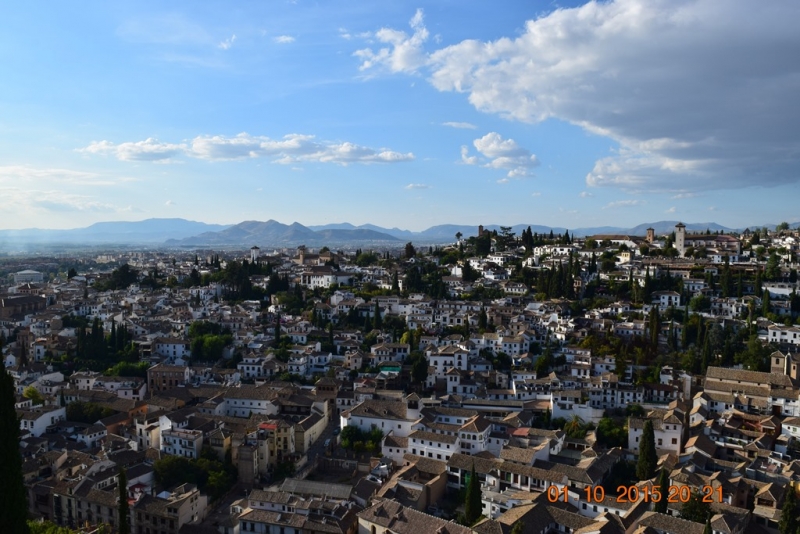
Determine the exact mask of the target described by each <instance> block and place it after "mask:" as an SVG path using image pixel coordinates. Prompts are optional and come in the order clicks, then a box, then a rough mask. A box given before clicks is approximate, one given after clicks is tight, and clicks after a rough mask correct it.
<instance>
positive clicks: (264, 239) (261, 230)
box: [0, 218, 798, 247]
mask: <svg viewBox="0 0 800 534" xmlns="http://www.w3.org/2000/svg"><path fill="white" fill-rule="evenodd" d="M677 223H678V221H657V222H651V223H644V224H640V225H637V226H634V227H632V228H625V227H618V226H598V227H587V228H570V229H569V232H570V234H571V235H573V236H575V237H585V236H590V235H598V234H622V235H630V236H644V235H646V233H647V228H653V229H654V230H655V232H656V235H663V234H667V233H670V232H672V231H673V230H674V229H675V225H676V224H677ZM684 224H685V225H686V229H687V231H688V232H705V231H711V232H716V231H723V232H732V231H733V232H735V231H742V230H744V228H728V227H725V226H722V225H720V224H717V223H714V222H708V223H684ZM529 226H530V228H531V230H532V231H533V232H536V233H539V234H543V233H550V232H551V231H552V232H553V233H556V234H563V233H564V231H565V230H566V228H563V227H550V226H544V225H534V224H531V225H528V224H515V225H511V231H512V232H514V233H515V234H517V235H519V234H520V233H522V231H523V230H526V229H527V228H528V227H529ZM764 226H766V227H767V228H770V229H774V228H775V226H776V225H775V224H768V225H753V226H750V228H751V229H754V228H762V227H764ZM790 226H791V227H792V228H796V227H797V226H798V223H792V224H791V225H790ZM484 228H485V229H486V230H488V231H493V230H497V231H498V232H499V231H500V225H495V224H489V225H485V226H484ZM457 233H461V235H462V237H463V238H468V237H470V236H475V235H477V233H478V227H477V226H476V225H459V224H441V225H436V226H431V227H430V228H428V229H426V230H423V231H421V232H412V231H410V230H403V229H401V228H396V227H395V228H382V227H380V226H376V225H374V224H362V225H359V226H355V225H353V224H350V223H348V222H342V223H335V224H326V225H316V226H304V225H302V224H300V223H298V222H294V223H292V224H288V225H287V224H283V223H280V222H278V221H275V220H273V219H270V220H268V221H243V222H240V223H239V224H235V225H224V224H208V223H203V222H197V221H189V220H186V219H178V218H173V219H145V220H142V221H118V222H98V223H95V224H92V225H91V226H87V227H85V228H75V229H70V230H46V229H38V228H27V229H23V230H0V245H5V246H23V247H24V246H30V245H42V246H44V245H67V244H68V245H104V244H115V245H143V244H147V245H164V246H181V247H201V246H214V247H223V246H228V247H233V246H236V247H239V246H241V247H250V246H253V245H258V246H297V245H308V246H324V245H328V246H342V245H354V246H386V247H390V246H398V245H399V244H402V243H403V242H408V241H411V242H414V243H415V244H425V245H428V244H430V245H434V244H443V243H452V242H454V241H455V239H456V238H455V236H456V234H457Z"/></svg>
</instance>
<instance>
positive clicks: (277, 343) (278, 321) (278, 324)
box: [274, 314, 281, 349]
mask: <svg viewBox="0 0 800 534" xmlns="http://www.w3.org/2000/svg"><path fill="white" fill-rule="evenodd" d="M280 344H281V315H280V314H278V315H276V316H275V345H274V346H275V348H276V349H277V348H278V347H279V346H280Z"/></svg>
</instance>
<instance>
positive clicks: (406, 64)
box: [0, 0, 800, 230]
mask: <svg viewBox="0 0 800 534" xmlns="http://www.w3.org/2000/svg"><path fill="white" fill-rule="evenodd" d="M797 20H800V4H797V3H793V2H774V3H770V4H766V5H763V6H762V5H760V6H759V9H758V10H756V11H754V10H753V9H752V4H751V3H749V2H745V1H741V0H731V1H730V2H719V1H717V0H704V1H701V0H617V1H609V2H603V3H588V4H585V3H582V2H576V3H563V2H562V3H554V2H537V1H530V0H528V1H506V2H503V3H502V4H500V5H498V4H496V3H495V4H491V3H489V2H464V1H459V2H454V1H453V2H449V1H442V2H415V3H408V2H352V1H350V2H343V1H337V0H333V1H326V2H306V1H304V0H297V1H294V2H285V1H280V0H278V1H271V2H237V3H222V2H217V3H212V2H169V3H164V2H125V3H121V2H120V3H118V2H114V3H110V2H94V3H93V2H84V3H80V4H69V3H64V2H56V3H53V2H24V3H12V4H10V5H8V6H6V8H5V10H4V16H3V17H2V19H0V68H2V75H0V213H2V215H1V216H0V228H27V227H40V228H74V227H79V226H85V225H88V224H91V223H93V222H97V221H108V220H140V219H145V218H150V217H184V218H187V219H193V220H201V221H206V222H216V223H236V222H240V221H242V220H247V219H256V220H267V219H275V220H278V221H281V222H284V223H291V222H293V221H298V222H301V223H303V224H306V225H312V224H325V223H333V222H343V221H348V222H351V223H353V224H364V223H373V224H378V225H381V226H387V227H392V226H397V227H400V228H406V229H410V230H422V229H425V228H427V227H429V226H432V225H435V224H443V223H457V224H475V225H477V224H504V225H511V224H518V223H529V224H547V225H553V226H566V227H572V228H575V227H586V226H599V225H619V226H626V225H630V226H632V225H635V224H639V223H642V222H652V221H658V220H665V219H666V220H677V219H680V220H683V221H686V222H706V221H715V222H718V223H721V224H724V225H728V226H732V227H745V226H753V225H760V224H765V223H777V222H781V221H784V220H786V221H790V222H795V221H800V214H798V210H797V199H798V198H800V195H798V193H800V188H799V187H798V179H800V172H799V171H800V128H798V126H797V125H798V124H800V104H798V100H797V95H798V94H800V54H797V53H796V52H797V50H800V33H799V32H797V31H796V28H795V22H796V21H797Z"/></svg>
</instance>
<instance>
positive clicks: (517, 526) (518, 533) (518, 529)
mask: <svg viewBox="0 0 800 534" xmlns="http://www.w3.org/2000/svg"><path fill="white" fill-rule="evenodd" d="M524 531H525V524H524V523H523V522H522V521H521V520H520V521H517V522H516V523H514V526H512V527H511V534H522V533H523V532H524Z"/></svg>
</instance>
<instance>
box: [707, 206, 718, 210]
mask: <svg viewBox="0 0 800 534" xmlns="http://www.w3.org/2000/svg"><path fill="white" fill-rule="evenodd" d="M708 211H717V207H716V206H709V207H708Z"/></svg>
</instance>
